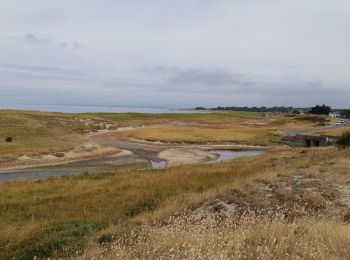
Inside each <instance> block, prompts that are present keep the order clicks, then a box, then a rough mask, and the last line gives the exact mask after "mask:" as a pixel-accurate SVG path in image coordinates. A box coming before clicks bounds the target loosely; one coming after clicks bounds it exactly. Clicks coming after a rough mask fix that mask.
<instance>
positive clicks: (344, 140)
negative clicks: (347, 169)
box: [337, 131, 350, 149]
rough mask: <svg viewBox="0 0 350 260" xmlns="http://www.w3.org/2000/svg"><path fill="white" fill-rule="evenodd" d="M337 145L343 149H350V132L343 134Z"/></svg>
mask: <svg viewBox="0 0 350 260" xmlns="http://www.w3.org/2000/svg"><path fill="white" fill-rule="evenodd" d="M337 145H338V147H339V148H343V149H345V148H348V147H350V131H346V132H343V134H342V135H341V136H340V138H339V140H338V141H337Z"/></svg>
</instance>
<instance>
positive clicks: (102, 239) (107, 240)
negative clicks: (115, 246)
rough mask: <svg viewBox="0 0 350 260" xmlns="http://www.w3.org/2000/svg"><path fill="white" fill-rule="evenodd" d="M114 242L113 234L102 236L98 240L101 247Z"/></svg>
mask: <svg viewBox="0 0 350 260" xmlns="http://www.w3.org/2000/svg"><path fill="white" fill-rule="evenodd" d="M112 241H113V236H112V235H111V234H103V235H102V236H100V237H99V238H98V239H97V242H98V243H99V244H100V245H105V244H109V243H111V242H112Z"/></svg>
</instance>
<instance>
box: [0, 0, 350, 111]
mask: <svg viewBox="0 0 350 260" xmlns="http://www.w3.org/2000/svg"><path fill="white" fill-rule="evenodd" d="M349 70H350V1H349V0H147V1H145V0H138V1H137V0H124V1H118V0H50V1H48V0H25V1H23V0H0V90H1V92H0V102H1V103H2V104H96V105H121V106H125V105H127V106H133V105H135V106H171V107H184V106H186V107H188V106H202V105H203V106H219V105H222V106H225V105H236V106H240V105H244V106H262V105H265V106H272V105H288V106H289V105H292V106H311V105H314V104H317V103H326V104H330V105H332V106H335V107H350V102H349V100H350V73H349Z"/></svg>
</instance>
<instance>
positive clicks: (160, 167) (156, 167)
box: [151, 160, 166, 169]
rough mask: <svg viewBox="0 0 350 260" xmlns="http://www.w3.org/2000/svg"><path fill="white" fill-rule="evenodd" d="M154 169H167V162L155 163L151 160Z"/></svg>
mask: <svg viewBox="0 0 350 260" xmlns="http://www.w3.org/2000/svg"><path fill="white" fill-rule="evenodd" d="M151 164H152V168H153V169H164V168H165V167H166V161H160V162H155V161H152V160H151Z"/></svg>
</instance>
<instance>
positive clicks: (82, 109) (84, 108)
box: [0, 104, 201, 114]
mask: <svg viewBox="0 0 350 260" xmlns="http://www.w3.org/2000/svg"><path fill="white" fill-rule="evenodd" d="M0 109H17V110H34V111H45V112H63V113H88V112H105V113H150V114H165V113H197V112H201V111H196V110H192V109H179V108H170V107H138V106H95V105H18V104H0Z"/></svg>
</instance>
